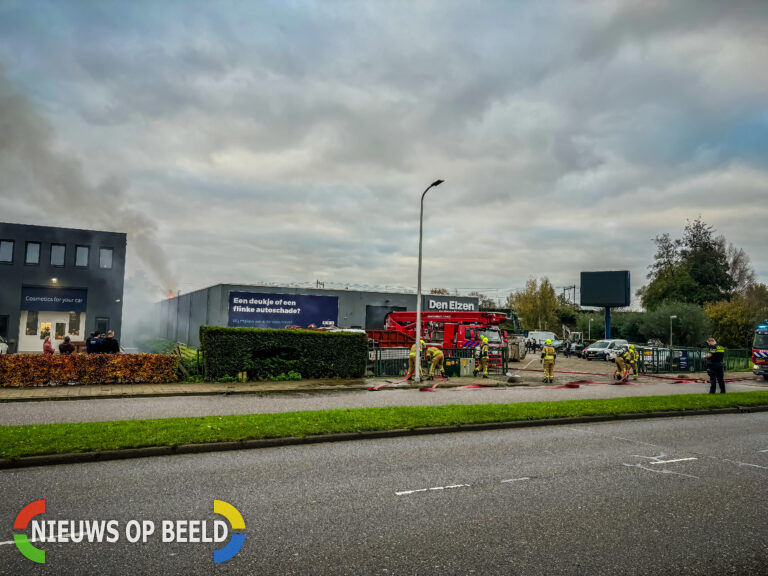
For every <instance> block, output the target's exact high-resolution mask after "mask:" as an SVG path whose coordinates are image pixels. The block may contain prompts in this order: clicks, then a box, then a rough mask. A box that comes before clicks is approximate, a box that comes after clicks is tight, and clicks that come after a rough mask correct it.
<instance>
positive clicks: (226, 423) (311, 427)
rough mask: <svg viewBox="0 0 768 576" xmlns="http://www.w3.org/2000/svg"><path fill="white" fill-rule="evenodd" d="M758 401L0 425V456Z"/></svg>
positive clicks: (707, 398)
mask: <svg viewBox="0 0 768 576" xmlns="http://www.w3.org/2000/svg"><path fill="white" fill-rule="evenodd" d="M760 405H768V391H758V392H737V393H731V394H724V395H720V394H716V395H709V394H686V395H675V396H646V397H632V398H614V399H607V400H568V401H558V402H530V403H529V402H522V403H519V404H474V405H453V404H452V405H448V406H430V407H394V408H357V409H341V410H322V411H307V412H285V413H280V414H249V415H238V416H206V417H202V418H166V419H160V420H123V421H114V422H88V423H82V424H45V425H39V426H0V457H2V458H4V459H9V458H19V457H22V456H32V455H43V454H65V453H73V452H90V451H101V450H118V449H122V448H138V447H144V446H175V445H178V444H191V443H206V442H221V441H235V440H246V439H254V438H283V437H290V436H299V437H303V436H311V435H316V434H333V433H344V432H364V431H374V430H396V429H403V428H405V429H412V428H422V427H428V426H455V425H458V424H480V423H489V422H508V421H515V420H541V419H548V418H571V417H576V416H598V415H608V414H642V413H648V412H663V411H685V410H702V409H703V410H706V409H711V408H728V407H735V406H744V407H747V406H760Z"/></svg>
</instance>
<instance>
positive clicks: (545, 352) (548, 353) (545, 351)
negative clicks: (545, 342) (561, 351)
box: [541, 346, 557, 360]
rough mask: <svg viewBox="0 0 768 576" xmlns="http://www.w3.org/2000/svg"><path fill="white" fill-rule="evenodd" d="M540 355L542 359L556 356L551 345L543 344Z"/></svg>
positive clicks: (551, 358)
mask: <svg viewBox="0 0 768 576" xmlns="http://www.w3.org/2000/svg"><path fill="white" fill-rule="evenodd" d="M541 357H542V358H543V359H544V360H554V359H555V358H557V352H555V348H554V347H553V346H544V348H542V349H541Z"/></svg>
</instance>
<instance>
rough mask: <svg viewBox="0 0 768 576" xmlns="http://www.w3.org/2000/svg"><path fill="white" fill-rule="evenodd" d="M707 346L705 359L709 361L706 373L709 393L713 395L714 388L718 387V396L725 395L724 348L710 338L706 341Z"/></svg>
mask: <svg viewBox="0 0 768 576" xmlns="http://www.w3.org/2000/svg"><path fill="white" fill-rule="evenodd" d="M707 344H709V354H707V356H706V358H707V360H709V364H708V366H707V372H708V373H709V393H710V394H714V393H715V387H716V385H717V384H719V385H720V394H725V367H724V357H725V348H723V347H722V346H720V345H719V344H718V343H717V340H715V339H714V338H712V337H711V336H710V337H709V338H708V339H707Z"/></svg>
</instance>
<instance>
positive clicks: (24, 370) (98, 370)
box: [0, 354, 179, 387]
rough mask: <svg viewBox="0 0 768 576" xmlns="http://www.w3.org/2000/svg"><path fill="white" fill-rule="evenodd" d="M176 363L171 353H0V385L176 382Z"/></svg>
mask: <svg viewBox="0 0 768 576" xmlns="http://www.w3.org/2000/svg"><path fill="white" fill-rule="evenodd" d="M177 364H178V357H177V356H174V355H172V354H66V355H64V354H55V355H53V356H45V355H42V354H2V355H0V385H2V386H18V387H21V386H39V385H46V384H48V385H55V384H69V383H74V384H105V383H106V384H112V383H115V384H120V383H123V384H144V383H152V384H156V383H162V382H176V381H177V380H178V379H179V377H178V374H177V371H176V367H177Z"/></svg>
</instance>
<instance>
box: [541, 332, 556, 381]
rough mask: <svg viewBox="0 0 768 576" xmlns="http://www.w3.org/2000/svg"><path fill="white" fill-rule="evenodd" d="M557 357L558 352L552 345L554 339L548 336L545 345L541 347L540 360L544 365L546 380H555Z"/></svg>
mask: <svg viewBox="0 0 768 576" xmlns="http://www.w3.org/2000/svg"><path fill="white" fill-rule="evenodd" d="M555 358H557V352H556V351H555V348H554V347H553V346H552V340H550V339H549V338H547V341H546V342H545V343H544V347H543V348H542V349H541V360H540V362H541V363H542V364H543V365H544V382H554V381H555Z"/></svg>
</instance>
